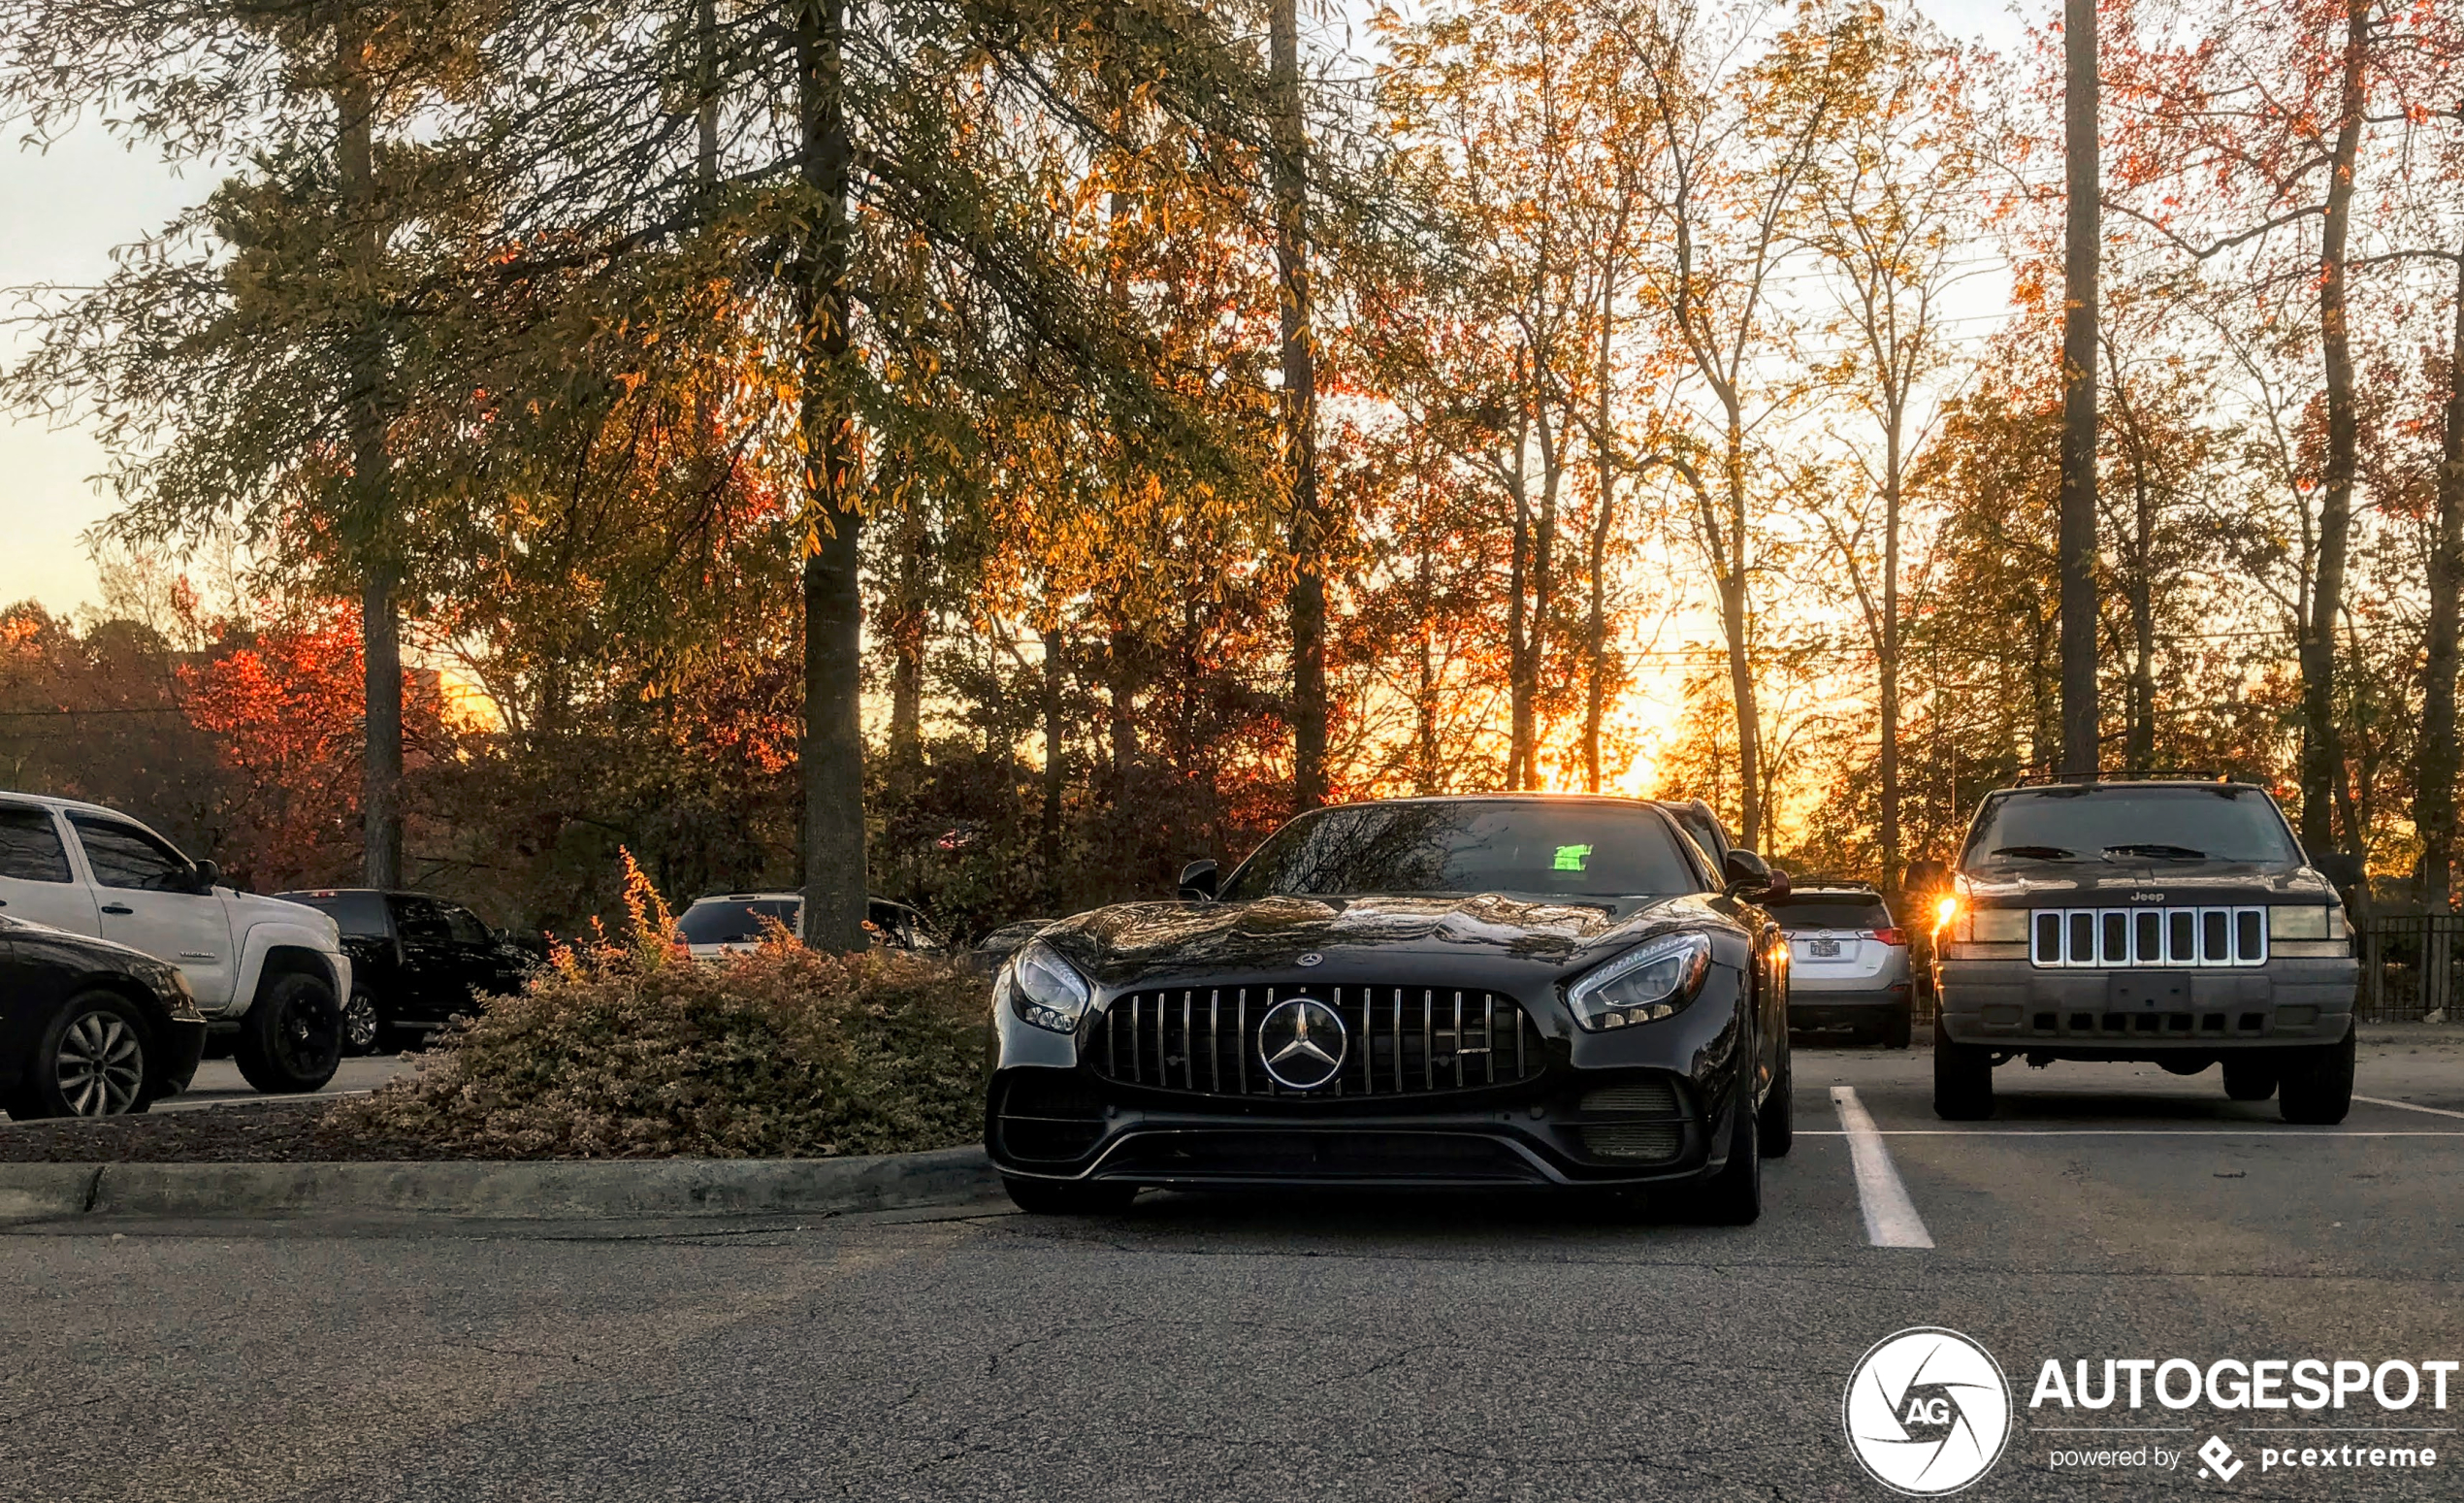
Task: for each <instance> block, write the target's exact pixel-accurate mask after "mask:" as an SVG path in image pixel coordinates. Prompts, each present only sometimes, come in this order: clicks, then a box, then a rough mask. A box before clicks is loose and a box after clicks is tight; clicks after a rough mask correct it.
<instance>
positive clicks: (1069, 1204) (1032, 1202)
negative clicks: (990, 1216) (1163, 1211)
mask: <svg viewBox="0 0 2464 1503" xmlns="http://www.w3.org/2000/svg"><path fill="white" fill-rule="evenodd" d="M1001 1188H1002V1189H1003V1190H1006V1191H1008V1192H1009V1193H1010V1203H1011V1204H1012V1205H1015V1206H1017V1207H1018V1208H1019V1209H1020V1210H1021V1211H1024V1212H1026V1213H1027V1214H1028V1215H1030V1216H1104V1215H1108V1214H1111V1213H1113V1212H1118V1211H1126V1210H1128V1209H1129V1202H1130V1201H1132V1200H1135V1199H1136V1198H1138V1187H1137V1186H1135V1185H1121V1184H1117V1183H1115V1182H1113V1181H1111V1180H1091V1181H1089V1180H1028V1179H1019V1178H1017V1177H1015V1176H1013V1175H1008V1174H1004V1175H1002V1176H1001Z"/></svg>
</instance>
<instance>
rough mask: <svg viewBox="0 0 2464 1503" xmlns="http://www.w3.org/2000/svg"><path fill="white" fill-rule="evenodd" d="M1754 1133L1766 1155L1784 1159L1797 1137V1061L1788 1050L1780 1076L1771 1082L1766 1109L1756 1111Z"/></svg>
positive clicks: (1781, 1063)
mask: <svg viewBox="0 0 2464 1503" xmlns="http://www.w3.org/2000/svg"><path fill="white" fill-rule="evenodd" d="M1755 1116H1756V1118H1757V1121H1756V1122H1755V1124H1754V1128H1755V1135H1756V1137H1757V1138H1758V1139H1759V1141H1760V1144H1761V1148H1762V1153H1763V1157H1764V1158H1766V1159H1785V1158H1787V1157H1788V1150H1789V1149H1790V1148H1791V1147H1792V1146H1794V1145H1795V1143H1796V1141H1797V1062H1796V1060H1795V1059H1793V1058H1791V1057H1790V1056H1789V1055H1787V1054H1782V1055H1781V1056H1780V1061H1779V1077H1778V1078H1777V1079H1775V1080H1773V1081H1772V1082H1771V1090H1770V1094H1769V1095H1766V1096H1765V1097H1763V1109H1762V1110H1761V1111H1760V1112H1757V1113H1756V1114H1755Z"/></svg>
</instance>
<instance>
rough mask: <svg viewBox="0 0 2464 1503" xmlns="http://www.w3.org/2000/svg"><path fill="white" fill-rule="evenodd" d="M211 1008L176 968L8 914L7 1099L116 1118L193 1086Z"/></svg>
mask: <svg viewBox="0 0 2464 1503" xmlns="http://www.w3.org/2000/svg"><path fill="white" fill-rule="evenodd" d="M205 1045H206V1019H205V1014H203V1013H201V1012H199V1011H198V1010H197V999H196V997H195V996H194V995H193V994H191V993H190V991H189V990H188V983H187V982H186V981H185V980H184V979H182V978H181V976H180V974H179V971H178V968H177V967H175V966H172V965H167V964H164V963H162V962H161V961H158V960H155V959H154V958H153V957H151V956H149V955H146V954H144V953H142V952H140V951H136V950H132V949H130V948H129V947H128V946H126V945H121V944H113V943H112V942H111V941H110V940H108V939H96V938H93V937H91V936H90V935H86V934H72V933H70V932H69V931H66V930H59V929H53V928H51V927H50V926H49V925H47V924H29V923H24V922H22V921H19V920H16V919H12V918H9V917H8V916H6V915H5V914H0V1106H6V1107H7V1108H8V1112H9V1115H10V1116H12V1117H15V1118H16V1119H17V1120H18V1121H20V1122H22V1121H25V1120H27V1119H29V1118H36V1117H115V1116H118V1115H119V1114H121V1113H123V1112H142V1111H144V1110H145V1109H146V1107H148V1106H151V1105H153V1104H154V1103H155V1102H156V1101H158V1100H160V1099H162V1098H163V1097H164V1096H167V1095H178V1093H179V1092H182V1091H185V1090H187V1089H188V1082H189V1080H190V1078H191V1077H193V1076H194V1075H195V1074H196V1073H197V1057H198V1055H199V1053H200V1052H201V1051H203V1050H204V1048H205Z"/></svg>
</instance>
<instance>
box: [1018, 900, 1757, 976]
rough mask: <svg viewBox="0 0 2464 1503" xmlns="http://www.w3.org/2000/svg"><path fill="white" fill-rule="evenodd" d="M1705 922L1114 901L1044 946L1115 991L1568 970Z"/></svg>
mask: <svg viewBox="0 0 2464 1503" xmlns="http://www.w3.org/2000/svg"><path fill="white" fill-rule="evenodd" d="M1712 918H1714V914H1713V913H1712V911H1711V910H1710V909H1708V908H1707V907H1705V906H1704V905H1703V904H1702V900H1701V899H1699V898H1672V899H1664V900H1661V901H1657V902H1649V903H1646V904H1644V905H1643V906H1642V907H1640V908H1638V909H1637V910H1636V911H1634V912H1633V913H1631V914H1627V915H1625V916H1623V917H1620V916H1619V914H1618V912H1617V910H1616V907H1615V905H1614V904H1613V903H1612V902H1611V901H1609V900H1607V899H1603V900H1602V901H1601V902H1600V903H1598V904H1596V905H1595V904H1583V903H1569V902H1553V901H1545V900H1535V899H1521V898H1512V897H1508V896H1505V895H1503V894H1497V893H1482V894H1475V895H1471V896H1465V897H1454V896H1446V897H1434V898H1262V899H1256V900H1254V901H1250V902H1209V903H1199V902H1145V903H1119V904H1116V905H1114V906H1112V907H1109V908H1098V909H1095V910H1094V911H1093V912H1091V913H1082V914H1080V915H1078V916H1077V917H1075V918H1070V919H1063V920H1061V921H1059V922H1058V923H1056V924H1054V925H1053V926H1052V927H1050V928H1048V929H1046V930H1045V931H1044V932H1043V934H1042V935H1041V936H1040V937H1041V938H1042V939H1043V940H1044V942H1045V943H1047V944H1050V945H1052V946H1053V947H1054V949H1056V950H1058V951H1060V952H1061V953H1062V954H1063V955H1064V956H1066V957H1067V958H1068V960H1069V961H1070V964H1074V965H1076V966H1077V967H1078V968H1079V969H1080V970H1082V971H1084V972H1085V973H1086V975H1087V977H1088V978H1089V979H1091V980H1092V981H1094V983H1095V984H1096V985H1097V986H1099V987H1106V988H1111V987H1119V986H1124V985H1128V984H1130V983H1132V982H1135V981H1138V980H1140V979H1141V978H1144V977H1147V976H1151V975H1154V974H1157V973H1170V972H1188V971H1204V972H1216V973H1225V974H1231V973H1249V972H1273V971H1287V970H1289V969H1290V968H1291V967H1292V966H1293V965H1294V964H1295V963H1296V962H1297V961H1298V959H1299V957H1301V956H1303V955H1308V954H1317V955H1322V956H1324V957H1325V958H1326V960H1327V961H1329V962H1333V961H1336V960H1338V959H1339V958H1356V957H1357V956H1358V955H1359V954H1360V953H1361V952H1368V951H1377V952H1379V953H1381V954H1387V955H1394V954H1410V955H1414V956H1423V957H1449V956H1451V957H1467V958H1468V957H1473V956H1478V957H1482V958H1487V959H1497V960H1521V961H1527V962H1529V963H1531V964H1534V965H1539V966H1547V967H1550V968H1563V967H1566V966H1569V965H1571V964H1574V963H1576V962H1578V961H1581V960H1584V959H1587V958H1588V957H1589V956H1591V955H1594V954H1600V953H1605V952H1606V951H1608V950H1611V949H1615V948H1618V947H1620V946H1622V945H1624V944H1626V943H1628V942H1630V941H1632V940H1636V939H1639V938H1641V937H1642V936H1643V935H1645V934H1647V933H1650V932H1652V931H1656V930H1660V929H1666V928H1669V927H1670V926H1671V925H1674V924H1677V923H1682V922H1685V921H1687V920H1690V919H1691V920H1697V921H1700V920H1704V919H1712ZM1718 922H1720V923H1722V924H1728V923H1730V922H1732V921H1729V920H1727V919H1725V918H1720V919H1718Z"/></svg>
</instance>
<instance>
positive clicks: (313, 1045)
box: [232, 971, 342, 1095]
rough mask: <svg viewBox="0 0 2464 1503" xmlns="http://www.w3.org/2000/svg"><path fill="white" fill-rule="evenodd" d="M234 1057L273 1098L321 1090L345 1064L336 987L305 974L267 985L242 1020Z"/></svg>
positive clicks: (243, 1073)
mask: <svg viewBox="0 0 2464 1503" xmlns="http://www.w3.org/2000/svg"><path fill="white" fill-rule="evenodd" d="M232 1058H233V1059H234V1060H236V1061H238V1062H239V1065H240V1074H241V1076H242V1077H243V1079H245V1080H246V1081H247V1083H248V1084H249V1085H251V1086H254V1087H255V1088H256V1089H258V1090H259V1091H262V1092H265V1093H266V1094H267V1095H295V1094H299V1093H305V1092H309V1091H316V1090H321V1089H322V1088H323V1087H324V1085H325V1083H326V1082H327V1081H329V1080H332V1079H333V1078H334V1072H335V1070H337V1069H339V1068H340V1066H341V1063H342V1009H341V1008H340V1006H338V1005H337V1004H336V1003H335V1000H334V989H333V987H331V986H329V985H328V984H327V983H326V982H325V981H324V979H323V978H322V977H318V976H311V975H308V974H306V973H304V972H301V971H288V972H285V973H284V974H282V975H279V976H276V977H274V978H273V979H272V980H270V981H268V982H267V983H266V984H265V985H264V986H262V987H260V988H259V989H258V991H257V999H256V1002H255V1004H254V1005H253V1006H251V1007H250V1008H249V1009H248V1011H247V1015H246V1016H245V1017H243V1018H242V1019H241V1020H240V1033H239V1037H238V1039H237V1040H236V1041H235V1045H234V1048H233V1050H232Z"/></svg>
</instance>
